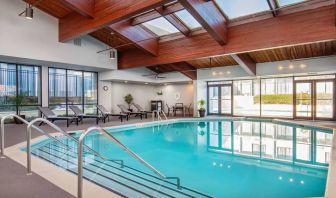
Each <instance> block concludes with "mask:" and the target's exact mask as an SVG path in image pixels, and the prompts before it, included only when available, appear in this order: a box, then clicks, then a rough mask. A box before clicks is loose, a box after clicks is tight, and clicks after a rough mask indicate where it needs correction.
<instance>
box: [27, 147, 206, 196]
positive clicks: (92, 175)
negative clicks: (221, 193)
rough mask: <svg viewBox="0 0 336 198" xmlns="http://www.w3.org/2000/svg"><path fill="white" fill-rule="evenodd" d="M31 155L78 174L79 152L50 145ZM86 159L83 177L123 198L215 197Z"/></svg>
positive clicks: (132, 169)
mask: <svg viewBox="0 0 336 198" xmlns="http://www.w3.org/2000/svg"><path fill="white" fill-rule="evenodd" d="M32 153H33V154H34V155H36V156H38V157H40V158H42V159H44V160H47V161H49V162H51V163H53V164H55V165H57V166H60V167H62V168H65V169H66V170H68V171H70V172H72V173H74V174H77V152H76V151H73V150H72V151H68V150H66V149H64V148H62V147H61V146H59V145H57V144H55V143H49V144H46V145H44V146H43V147H40V148H37V149H34V150H33V152H32ZM85 159H86V160H89V161H90V163H85V166H84V177H85V178H86V179H88V180H90V181H92V182H94V183H96V184H98V185H100V186H101V187H104V188H107V189H108V190H111V191H113V192H115V193H117V194H119V195H120V196H122V197H137V198H142V197H159V198H165V197H167V198H169V197H170V198H172V197H178V198H180V197H181V198H184V197H197V198H198V197H199V198H202V197H207V198H210V197H212V196H210V195H206V194H204V193H201V192H198V191H195V190H192V189H190V188H187V187H184V186H182V190H179V189H177V188H176V184H175V183H173V182H169V181H166V180H162V179H160V178H159V177H156V176H154V175H151V174H148V173H145V172H142V171H139V170H137V169H134V168H132V167H129V166H124V168H121V166H120V164H119V163H117V162H111V161H107V162H106V161H105V162H104V161H103V160H101V159H99V158H94V157H92V156H90V157H86V158H85Z"/></svg>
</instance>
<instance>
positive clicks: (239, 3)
mask: <svg viewBox="0 0 336 198" xmlns="http://www.w3.org/2000/svg"><path fill="white" fill-rule="evenodd" d="M215 2H216V3H217V4H218V6H219V7H220V9H222V11H223V12H224V13H225V14H226V15H227V16H228V17H229V18H230V19H233V18H237V17H241V16H246V15H249V14H253V13H258V12H262V11H266V10H270V7H269V5H268V4H267V1H266V0H248V1H246V0H215Z"/></svg>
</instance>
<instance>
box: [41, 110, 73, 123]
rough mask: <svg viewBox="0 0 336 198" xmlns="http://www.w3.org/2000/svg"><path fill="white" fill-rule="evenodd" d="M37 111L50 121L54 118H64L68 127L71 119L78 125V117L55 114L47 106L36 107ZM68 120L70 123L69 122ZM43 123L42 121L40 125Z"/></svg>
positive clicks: (54, 119)
mask: <svg viewBox="0 0 336 198" xmlns="http://www.w3.org/2000/svg"><path fill="white" fill-rule="evenodd" d="M38 109H39V111H40V112H41V114H42V117H44V118H45V119H47V120H49V121H50V122H54V121H56V120H66V121H67V127H69V124H70V123H72V122H73V121H75V122H76V125H78V117H77V116H73V117H64V116H57V115H56V114H55V113H54V112H53V111H52V110H51V109H49V108H48V107H38ZM69 122H70V123H69ZM42 124H43V122H41V123H40V126H41V125H42Z"/></svg>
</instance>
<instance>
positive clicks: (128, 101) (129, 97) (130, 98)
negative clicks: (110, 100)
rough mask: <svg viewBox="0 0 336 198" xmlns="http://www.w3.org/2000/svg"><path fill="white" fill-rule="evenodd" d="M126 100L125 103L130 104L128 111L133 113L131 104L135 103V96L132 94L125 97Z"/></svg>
mask: <svg viewBox="0 0 336 198" xmlns="http://www.w3.org/2000/svg"><path fill="white" fill-rule="evenodd" d="M124 100H125V102H126V103H127V104H128V110H129V111H132V109H131V104H132V103H133V100H134V99H133V96H132V95H131V94H127V95H126V96H125V97H124Z"/></svg>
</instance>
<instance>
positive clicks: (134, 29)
mask: <svg viewBox="0 0 336 198" xmlns="http://www.w3.org/2000/svg"><path fill="white" fill-rule="evenodd" d="M108 27H109V28H110V29H111V30H112V31H113V32H114V33H116V34H118V36H120V37H122V38H124V39H126V40H128V41H130V42H132V43H134V45H135V46H136V47H137V48H138V49H140V50H142V51H144V52H145V53H147V54H150V55H152V56H157V53H158V46H159V41H158V38H156V37H153V35H152V34H150V33H149V32H148V31H146V30H145V29H143V28H142V27H141V26H139V25H137V26H132V25H131V20H129V19H128V20H123V21H120V22H117V23H114V24H112V25H109V26H108Z"/></svg>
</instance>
